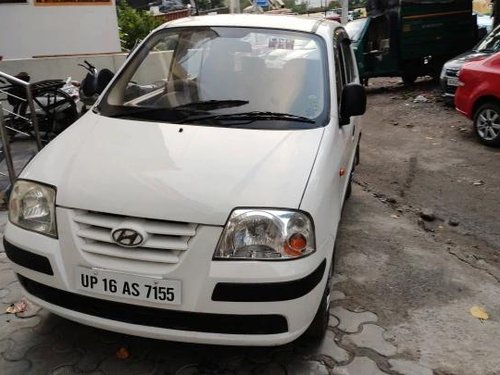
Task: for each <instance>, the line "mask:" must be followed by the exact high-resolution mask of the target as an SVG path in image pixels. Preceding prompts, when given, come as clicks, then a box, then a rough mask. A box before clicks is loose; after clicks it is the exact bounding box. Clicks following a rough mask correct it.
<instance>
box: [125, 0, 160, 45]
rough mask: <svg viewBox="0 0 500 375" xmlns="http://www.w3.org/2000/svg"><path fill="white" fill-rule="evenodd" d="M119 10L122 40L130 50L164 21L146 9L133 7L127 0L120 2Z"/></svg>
mask: <svg viewBox="0 0 500 375" xmlns="http://www.w3.org/2000/svg"><path fill="white" fill-rule="evenodd" d="M117 12H118V27H119V29H120V42H121V45H122V50H124V51H130V50H131V49H132V48H134V46H135V45H136V44H137V43H138V42H139V41H140V40H142V39H144V38H145V37H146V36H147V35H148V34H149V33H150V32H151V30H153V29H155V28H156V27H158V26H159V25H161V24H162V23H163V22H162V20H161V19H157V18H155V17H153V16H152V15H151V14H149V13H148V12H146V11H142V10H135V9H133V8H132V7H130V6H129V5H128V4H127V3H126V2H125V1H121V2H120V5H119V6H118V7H117Z"/></svg>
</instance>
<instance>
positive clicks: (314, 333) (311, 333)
mask: <svg viewBox="0 0 500 375" xmlns="http://www.w3.org/2000/svg"><path fill="white" fill-rule="evenodd" d="M334 252H335V250H334ZM332 278H333V259H332V264H331V265H330V270H329V272H328V276H327V280H326V286H325V291H324V292H323V297H322V298H321V303H320V304H319V308H318V311H316V315H315V316H314V319H313V321H312V323H311V325H310V326H309V328H307V331H306V332H305V333H304V336H305V337H308V338H310V339H312V340H321V339H322V338H323V337H324V336H325V333H326V330H327V329H328V322H329V320H330V284H331V282H332Z"/></svg>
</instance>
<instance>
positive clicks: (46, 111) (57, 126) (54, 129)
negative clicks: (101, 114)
mask: <svg viewBox="0 0 500 375" xmlns="http://www.w3.org/2000/svg"><path fill="white" fill-rule="evenodd" d="M43 98H45V100H46V103H43V105H42V104H41V103H42V101H43ZM34 102H35V103H34V104H35V109H36V111H37V118H38V127H39V129H40V132H41V133H42V138H43V139H44V140H45V141H47V142H48V141H50V140H52V139H53V138H55V137H56V136H57V135H58V134H60V133H61V132H63V131H64V130H65V129H66V128H67V127H69V126H70V125H71V124H72V123H73V122H75V121H76V120H77V119H78V109H77V107H76V103H75V101H74V100H73V99H72V98H71V96H69V95H68V94H67V93H65V92H64V91H62V90H54V89H44V90H39V91H37V92H36V96H35V98H34ZM21 111H22V114H23V116H25V117H29V116H30V109H29V108H28V107H27V105H26V104H24V105H23V108H22V109H21Z"/></svg>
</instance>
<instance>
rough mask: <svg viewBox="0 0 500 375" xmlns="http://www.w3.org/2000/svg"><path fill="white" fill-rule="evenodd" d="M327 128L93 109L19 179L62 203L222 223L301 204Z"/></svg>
mask: <svg viewBox="0 0 500 375" xmlns="http://www.w3.org/2000/svg"><path fill="white" fill-rule="evenodd" d="M322 134H323V128H317V129H310V130H290V131H284V130H255V129H236V128H222V127H208V126H193V125H185V126H184V125H182V126H181V125H173V124H162V123H155V122H144V121H132V120H124V119H113V118H106V117H102V116H99V115H96V114H93V113H88V114H87V115H86V116H84V117H83V118H82V119H80V120H79V121H78V122H77V123H76V124H74V125H73V126H71V127H70V128H69V129H67V130H66V131H65V132H64V133H62V134H61V135H60V136H59V137H57V138H56V139H55V140H54V141H53V142H52V143H50V144H49V145H48V146H46V147H45V148H44V149H43V150H42V151H41V152H40V153H39V154H38V155H37V157H36V158H35V159H34V160H33V161H32V162H31V163H30V164H29V165H28V167H27V168H26V169H25V170H24V171H23V173H22V175H21V178H25V179H31V180H35V181H40V182H44V183H47V184H50V185H54V186H55V187H56V188H57V198H56V202H57V205H58V206H64V207H70V208H79V209H85V210H91V211H98V212H106V213H112V214H120V215H126V216H134V217H145V218H154V219H160V220H173V221H182V222H194V223H203V224H211V225H223V224H224V223H225V221H226V219H227V217H228V215H229V213H230V212H231V210H232V209H234V208H235V207H285V208H298V207H299V204H300V201H301V197H302V195H303V192H304V189H305V187H306V184H307V181H308V178H309V175H310V172H311V169H312V167H313V164H314V160H315V157H316V154H317V150H318V147H319V145H320V141H321V137H322Z"/></svg>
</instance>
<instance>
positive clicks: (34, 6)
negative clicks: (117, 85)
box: [0, 0, 120, 60]
mask: <svg viewBox="0 0 500 375" xmlns="http://www.w3.org/2000/svg"><path fill="white" fill-rule="evenodd" d="M119 51H120V39H119V36H118V21H117V16H116V8H115V0H0V56H1V57H2V58H3V59H4V60H6V59H19V58H32V57H44V56H59V55H77V54H98V53H113V52H119Z"/></svg>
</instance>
